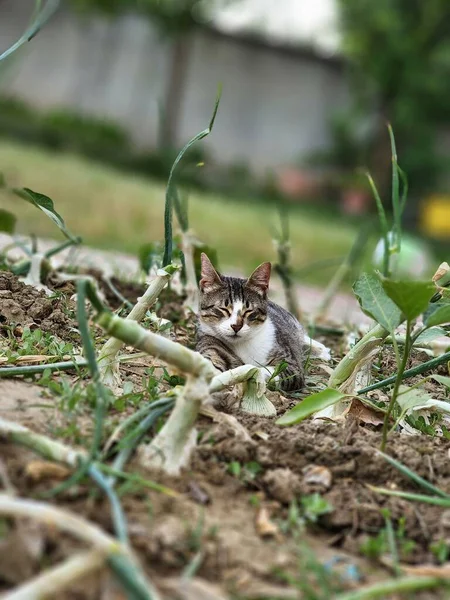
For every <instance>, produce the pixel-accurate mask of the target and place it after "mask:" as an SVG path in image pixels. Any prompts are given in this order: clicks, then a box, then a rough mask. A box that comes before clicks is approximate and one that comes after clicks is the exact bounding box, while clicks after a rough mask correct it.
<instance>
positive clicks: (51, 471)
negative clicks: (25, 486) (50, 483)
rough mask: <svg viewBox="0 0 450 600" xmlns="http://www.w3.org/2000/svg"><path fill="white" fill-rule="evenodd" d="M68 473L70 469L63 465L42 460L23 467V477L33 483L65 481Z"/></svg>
mask: <svg viewBox="0 0 450 600" xmlns="http://www.w3.org/2000/svg"><path fill="white" fill-rule="evenodd" d="M70 473H71V471H70V469H68V468H67V467H64V466H63V465H59V464H57V463H52V462H46V461H42V460H32V461H31V462H29V463H28V464H27V466H26V467H25V475H26V476H27V477H29V478H30V479H31V480H32V481H34V482H38V481H42V480H44V479H66V478H67V477H68V476H69V475H70Z"/></svg>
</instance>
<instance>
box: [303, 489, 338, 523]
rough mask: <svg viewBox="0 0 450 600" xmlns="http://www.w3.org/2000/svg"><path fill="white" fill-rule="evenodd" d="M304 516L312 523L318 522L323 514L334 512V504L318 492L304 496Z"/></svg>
mask: <svg viewBox="0 0 450 600" xmlns="http://www.w3.org/2000/svg"><path fill="white" fill-rule="evenodd" d="M302 508H303V516H304V517H305V519H306V520H307V521H309V522H310V523H317V520H318V519H319V517H321V516H322V515H326V514H328V513H330V512H333V510H334V508H333V506H332V505H331V504H330V503H329V502H328V500H325V498H322V496H321V495H320V494H318V493H315V494H311V495H309V496H303V497H302Z"/></svg>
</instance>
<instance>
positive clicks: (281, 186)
mask: <svg viewBox="0 0 450 600" xmlns="http://www.w3.org/2000/svg"><path fill="white" fill-rule="evenodd" d="M276 186H277V188H278V190H279V191H280V192H281V193H282V194H283V195H284V196H286V197H287V198H291V199H295V200H298V199H302V198H305V197H308V196H313V195H315V194H316V193H317V190H318V181H317V178H316V177H315V176H314V175H312V174H311V173H308V172H307V171H302V170H300V169H296V168H295V167H283V168H281V169H279V170H278V171H277V174H276Z"/></svg>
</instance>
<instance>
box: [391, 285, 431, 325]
mask: <svg viewBox="0 0 450 600" xmlns="http://www.w3.org/2000/svg"><path fill="white" fill-rule="evenodd" d="M382 285H383V289H384V291H385V292H386V294H387V295H388V296H389V298H390V299H391V300H392V301H393V302H395V304H396V305H397V306H398V308H399V309H400V310H401V311H402V313H403V314H404V315H405V317H406V319H407V320H409V321H411V320H412V319H415V318H416V317H418V316H419V315H420V314H422V313H423V312H424V311H425V310H426V308H427V306H428V303H429V302H430V298H431V296H432V295H433V294H434V292H435V291H436V288H435V286H434V285H433V284H432V283H431V282H429V281H392V280H391V279H385V280H384V281H383V282H382Z"/></svg>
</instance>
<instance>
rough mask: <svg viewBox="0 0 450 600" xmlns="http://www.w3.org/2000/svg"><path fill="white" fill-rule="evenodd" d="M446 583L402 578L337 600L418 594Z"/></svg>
mask: <svg viewBox="0 0 450 600" xmlns="http://www.w3.org/2000/svg"><path fill="white" fill-rule="evenodd" d="M444 582H445V579H440V578H439V577H401V578H400V579H390V580H389V581H382V582H380V583H374V584H371V585H367V586H363V587H361V588H359V590H354V591H352V592H344V593H343V594H338V595H337V596H336V597H335V600H373V599H375V598H382V599H384V598H387V597H388V596H389V595H390V594H399V593H402V592H418V591H419V590H427V589H430V588H435V587H438V586H439V585H442V584H443V583H444Z"/></svg>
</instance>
